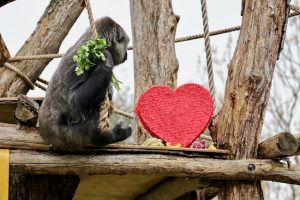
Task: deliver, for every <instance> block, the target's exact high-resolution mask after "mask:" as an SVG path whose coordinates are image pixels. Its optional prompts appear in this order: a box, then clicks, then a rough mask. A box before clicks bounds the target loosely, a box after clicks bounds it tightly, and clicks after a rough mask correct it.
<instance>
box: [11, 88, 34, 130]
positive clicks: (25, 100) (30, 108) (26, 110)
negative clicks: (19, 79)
mask: <svg viewBox="0 0 300 200" xmlns="http://www.w3.org/2000/svg"><path fill="white" fill-rule="evenodd" d="M18 99H19V101H18V105H17V107H16V109H15V111H14V115H15V118H16V119H17V121H18V122H19V124H20V125H22V126H28V127H36V124H37V121H38V112H39V108H40V106H39V104H38V103H37V102H35V101H34V100H33V99H31V98H29V97H27V96H25V95H23V94H20V95H19V96H18Z"/></svg>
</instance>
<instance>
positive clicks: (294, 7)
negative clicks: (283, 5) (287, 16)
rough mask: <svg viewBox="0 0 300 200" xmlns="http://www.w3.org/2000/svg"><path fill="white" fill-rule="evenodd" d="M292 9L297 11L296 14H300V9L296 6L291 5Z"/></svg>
mask: <svg viewBox="0 0 300 200" xmlns="http://www.w3.org/2000/svg"><path fill="white" fill-rule="evenodd" d="M289 6H290V9H291V10H293V11H295V12H296V13H300V7H299V6H297V5H294V4H290V5H289Z"/></svg>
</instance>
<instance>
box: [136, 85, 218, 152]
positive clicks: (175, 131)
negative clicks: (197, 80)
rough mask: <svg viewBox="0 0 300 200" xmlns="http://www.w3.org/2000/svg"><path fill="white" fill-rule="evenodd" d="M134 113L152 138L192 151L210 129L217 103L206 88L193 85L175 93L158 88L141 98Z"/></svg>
mask: <svg viewBox="0 0 300 200" xmlns="http://www.w3.org/2000/svg"><path fill="white" fill-rule="evenodd" d="M134 112H135V114H136V115H137V117H138V119H139V120H140V122H141V123H142V125H143V126H144V128H145V129H146V130H147V131H148V132H149V133H150V134H151V135H152V136H154V137H157V138H160V139H162V140H164V141H165V142H171V144H172V145H176V144H181V145H182V146H183V147H188V146H189V145H190V144H191V143H192V142H193V141H194V140H195V139H196V138H197V137H198V136H199V135H200V134H201V133H203V131H204V130H205V129H206V127H207V125H208V123H209V120H210V118H211V116H212V114H213V100H212V97H211V96H210V94H209V92H208V91H207V90H206V89H205V88H203V87H202V86H200V85H197V84H193V83H188V84H185V85H182V86H181V87H179V88H177V89H176V90H175V91H174V92H173V91H172V90H171V88H169V87H167V86H154V87H152V88H150V89H149V90H147V91H145V92H144V93H143V94H142V95H141V96H140V98H139V100H138V103H137V105H136V107H135V110H134Z"/></svg>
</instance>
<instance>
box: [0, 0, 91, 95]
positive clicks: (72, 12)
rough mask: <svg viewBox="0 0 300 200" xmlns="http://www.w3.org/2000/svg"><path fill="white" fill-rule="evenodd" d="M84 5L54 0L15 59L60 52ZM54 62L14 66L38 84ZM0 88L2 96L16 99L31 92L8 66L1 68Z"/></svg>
mask: <svg viewBox="0 0 300 200" xmlns="http://www.w3.org/2000/svg"><path fill="white" fill-rule="evenodd" d="M82 2H83V1H82V0H71V1H57V0H52V1H51V2H50V3H49V6H48V7H47V8H46V10H45V12H44V14H43V16H42V17H41V19H40V20H39V22H38V25H37V27H36V29H35V30H34V32H33V33H32V35H31V36H30V37H29V38H28V39H27V41H26V42H25V44H24V45H23V46H22V47H21V49H20V50H19V51H18V52H17V54H16V56H24V55H36V54H47V53H57V52H58V50H59V47H60V45H61V43H62V41H63V39H64V38H65V37H66V35H67V34H68V33H69V30H70V28H71V27H72V25H73V24H74V22H75V21H76V20H77V18H78V16H79V15H80V14H81V12H82V10H83V8H84V7H83V4H82ZM87 27H88V24H87ZM83 31H84V30H83ZM51 60H52V59H41V60H24V61H20V62H16V63H14V65H15V66H16V67H17V68H18V69H19V70H20V71H22V72H23V73H24V74H26V75H27V76H28V77H29V79H31V80H32V82H35V81H36V79H37V78H38V77H39V76H40V74H41V73H42V71H43V70H44V68H45V67H46V65H47V64H48V63H49V62H50V61H51ZM33 69H34V70H33ZM0 85H1V87H0V97H14V96H18V95H19V94H26V93H27V91H28V90H29V87H28V85H27V83H26V82H24V80H23V79H22V78H21V77H20V76H18V75H16V73H15V72H14V71H12V70H10V69H8V68H5V67H2V68H0Z"/></svg>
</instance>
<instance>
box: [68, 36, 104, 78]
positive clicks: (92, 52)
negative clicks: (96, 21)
mask: <svg viewBox="0 0 300 200" xmlns="http://www.w3.org/2000/svg"><path fill="white" fill-rule="evenodd" d="M107 46H108V45H107V42H106V39H105V38H100V37H99V36H97V37H96V39H91V40H89V41H87V42H85V43H84V44H82V45H81V46H80V48H79V49H78V50H77V52H76V54H75V56H74V58H73V59H74V61H75V62H76V63H77V66H76V69H75V72H76V74H77V76H80V75H81V74H83V73H84V72H85V71H88V70H89V69H90V68H91V67H92V66H94V65H96V63H97V62H99V61H105V56H104V53H103V51H104V50H105V49H106V48H107Z"/></svg>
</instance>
